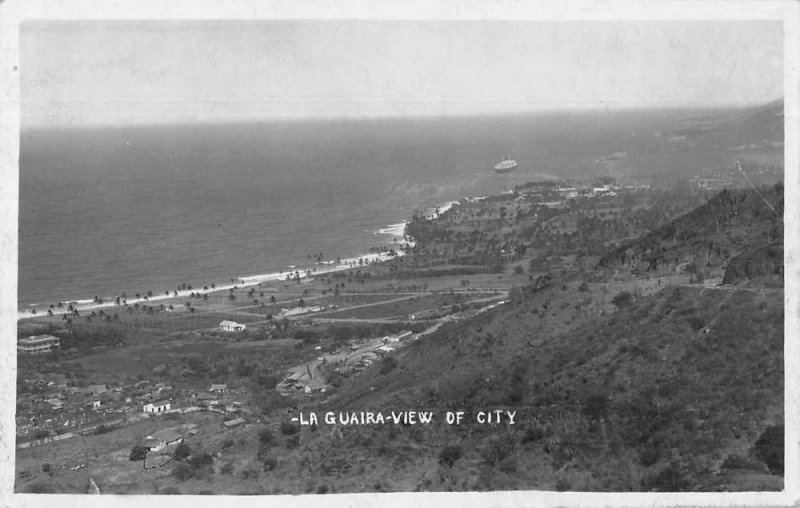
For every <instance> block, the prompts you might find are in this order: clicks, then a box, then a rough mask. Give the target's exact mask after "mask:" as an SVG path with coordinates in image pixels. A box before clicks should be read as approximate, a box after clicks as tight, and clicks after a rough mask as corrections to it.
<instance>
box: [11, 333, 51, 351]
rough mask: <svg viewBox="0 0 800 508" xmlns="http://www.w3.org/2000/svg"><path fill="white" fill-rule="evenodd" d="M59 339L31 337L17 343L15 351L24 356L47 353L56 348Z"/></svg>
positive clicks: (45, 336)
mask: <svg viewBox="0 0 800 508" xmlns="http://www.w3.org/2000/svg"><path fill="white" fill-rule="evenodd" d="M60 344H61V339H59V338H58V337H54V336H53V335H32V336H30V337H26V338H24V339H19V341H17V351H18V352H21V353H25V354H33V355H35V354H40V353H49V352H50V351H52V350H53V348H58V347H59V346H60Z"/></svg>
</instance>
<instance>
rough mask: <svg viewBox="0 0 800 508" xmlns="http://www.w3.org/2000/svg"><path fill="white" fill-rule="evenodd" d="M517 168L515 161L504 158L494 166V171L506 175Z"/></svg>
mask: <svg viewBox="0 0 800 508" xmlns="http://www.w3.org/2000/svg"><path fill="white" fill-rule="evenodd" d="M516 168H517V161H515V160H511V159H509V158H508V157H506V158H505V159H504V160H502V161H501V162H498V163H497V164H495V166H494V171H495V172H496V173H508V172H509V171H514V170H515V169H516Z"/></svg>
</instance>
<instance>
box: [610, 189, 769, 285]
mask: <svg viewBox="0 0 800 508" xmlns="http://www.w3.org/2000/svg"><path fill="white" fill-rule="evenodd" d="M782 242H783V185H782V184H776V185H774V186H772V187H769V188H762V189H761V190H760V191H758V192H756V191H755V190H753V189H734V190H723V191H722V192H720V193H719V194H717V195H716V196H714V197H713V198H711V199H710V200H709V201H708V202H707V203H706V204H704V205H702V206H700V207H698V208H696V209H694V210H692V211H691V212H689V213H687V214H685V215H683V216H681V217H679V218H677V219H675V220H673V221H670V222H668V223H667V224H665V225H663V226H661V227H659V228H657V229H656V230H654V231H652V232H651V233H648V234H646V235H644V236H643V237H640V238H637V239H635V240H633V241H629V242H627V243H625V244H623V245H621V246H620V247H619V248H616V249H614V250H612V251H611V252H608V253H607V254H606V255H604V256H603V257H602V258H601V259H600V266H602V267H607V268H613V269H625V270H630V271H631V272H632V273H634V274H650V275H657V274H668V273H672V272H674V271H675V270H682V271H687V270H688V271H692V272H693V273H694V272H696V273H699V274H701V275H703V276H705V277H720V276H721V275H722V272H723V270H724V268H725V267H726V266H727V264H728V262H729V261H730V260H731V259H732V258H733V257H734V256H735V255H737V254H741V253H742V252H744V251H747V250H749V249H751V248H759V247H763V246H766V245H769V244H773V243H779V244H780V243H782Z"/></svg>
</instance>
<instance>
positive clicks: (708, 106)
mask: <svg viewBox="0 0 800 508" xmlns="http://www.w3.org/2000/svg"><path fill="white" fill-rule="evenodd" d="M783 101H785V97H784V96H780V97H777V98H775V99H770V100H766V101H764V100H758V101H751V102H741V101H730V102H724V103H723V102H720V103H714V102H711V103H708V102H706V103H703V104H692V103H684V104H680V105H665V104H648V105H641V104H640V103H628V104H625V105H622V106H620V105H619V104H620V103H612V102H609V103H605V105H597V106H594V105H593V106H588V107H570V108H552V107H551V108H547V109H536V110H534V109H527V110H523V111H517V112H512V111H498V112H474V113H468V112H456V113H409V114H381V113H378V114H366V115H353V114H337V115H318V116H312V115H276V116H264V117H242V118H227V119H225V118H210V119H209V118H204V119H199V118H190V117H188V116H185V117H182V118H181V117H176V118H172V119H170V120H168V121H143V122H136V121H134V122H129V123H124V124H120V123H95V122H85V123H62V124H49V125H47V124H44V125H43V124H35V125H25V124H24V122H23V121H20V125H19V132H20V133H22V132H32V131H54V130H84V129H131V128H151V127H165V126H176V127H177V126H208V127H212V126H218V125H247V124H271V123H283V124H288V123H302V122H337V121H354V122H368V121H387V120H421V121H424V120H446V119H461V118H502V117H519V116H529V117H537V116H539V117H545V116H554V115H580V114H597V113H608V114H614V113H637V112H646V111H653V112H658V111H660V112H668V111H676V112H677V111H689V110H694V111H698V110H700V111H702V110H706V111H718V110H722V109H725V110H745V109H752V108H758V107H767V106H769V105H771V104H775V103H778V102H783ZM608 104H614V106H611V107H610V106H609V105H608Z"/></svg>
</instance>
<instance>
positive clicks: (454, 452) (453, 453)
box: [439, 445, 464, 467]
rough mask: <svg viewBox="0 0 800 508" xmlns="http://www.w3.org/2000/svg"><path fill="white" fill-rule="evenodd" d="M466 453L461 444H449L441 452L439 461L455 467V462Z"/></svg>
mask: <svg viewBox="0 0 800 508" xmlns="http://www.w3.org/2000/svg"><path fill="white" fill-rule="evenodd" d="M463 455H464V450H463V449H462V448H461V445H448V446H445V447H444V449H443V450H442V451H441V453H439V463H440V464H443V465H445V466H447V467H453V464H455V462H456V461H457V460H458V459H460V458H461V457H462V456H463Z"/></svg>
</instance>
